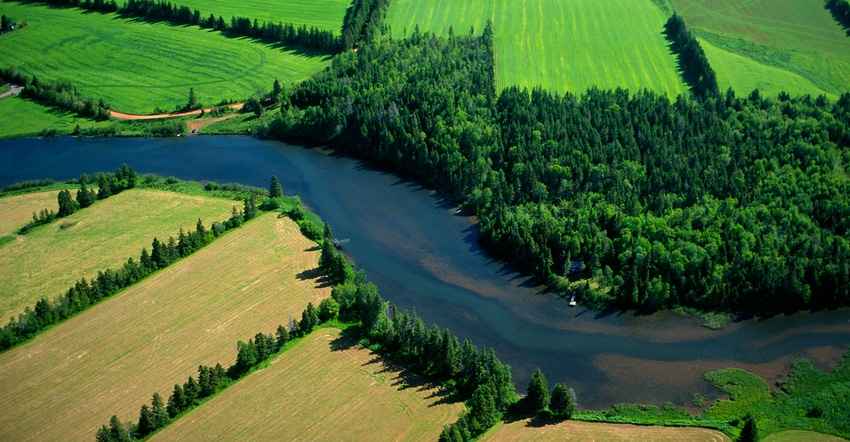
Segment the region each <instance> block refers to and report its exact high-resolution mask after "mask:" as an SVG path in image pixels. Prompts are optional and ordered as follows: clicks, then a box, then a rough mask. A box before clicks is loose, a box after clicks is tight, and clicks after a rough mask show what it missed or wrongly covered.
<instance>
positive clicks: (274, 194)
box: [269, 175, 283, 198]
mask: <svg viewBox="0 0 850 442" xmlns="http://www.w3.org/2000/svg"><path fill="white" fill-rule="evenodd" d="M282 196H283V187H281V186H280V181H278V180H277V176H274V175H272V180H271V182H270V183H269V198H280V197H282Z"/></svg>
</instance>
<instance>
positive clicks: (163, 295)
mask: <svg viewBox="0 0 850 442" xmlns="http://www.w3.org/2000/svg"><path fill="white" fill-rule="evenodd" d="M314 245H315V243H313V242H312V241H310V240H308V239H306V238H305V237H304V236H303V235H301V232H300V230H299V228H298V226H297V225H296V224H295V223H294V222H292V221H291V220H289V219H288V218H280V219H279V218H277V217H276V216H275V215H274V214H265V215H262V216H260V217H259V218H258V219H256V220H254V221H251V222H250V223H248V224H246V225H245V226H243V227H241V228H240V229H237V230H235V231H232V232H229V233H227V234H226V235H224V236H223V237H222V238H220V239H218V240H216V241H215V242H213V243H212V244H210V245H208V246H207V247H205V248H203V249H202V250H200V251H198V252H196V253H195V254H193V255H192V256H190V257H188V258H185V259H183V260H181V261H179V262H177V263H175V264H173V265H171V266H169V267H168V268H166V269H164V270H162V271H160V272H159V273H157V274H156V275H155V276H152V277H150V278H148V279H146V280H145V281H144V282H142V283H140V284H138V285H136V286H134V287H132V288H129V289H127V290H125V291H124V292H121V293H119V294H117V295H115V296H113V297H112V298H109V299H107V300H106V301H104V302H102V303H100V304H98V305H96V306H95V307H93V308H91V309H89V310H87V311H85V312H83V313H81V314H80V315H78V316H76V317H74V318H73V319H71V320H70V321H67V322H65V323H62V324H60V325H57V326H55V327H53V328H51V329H49V330H47V331H46V332H44V333H42V334H41V335H39V336H38V337H37V338H35V339H34V340H33V341H31V342H29V343H27V344H25V345H22V346H20V347H16V348H14V349H12V350H9V351H7V352H4V353H2V354H0V440H3V441H12V440H14V441H27V440H32V441H36V440H38V441H42V440H63V441H91V440H94V436H95V432H96V431H97V429H98V428H100V426H101V425H104V424H108V423H109V418H110V416H112V415H113V414H117V415H118V417H119V418H120V419H121V420H122V422H123V421H128V420H133V421H135V420H136V419H138V417H139V408H140V407H141V405H142V404H143V403H148V404H149V403H150V400H151V395H152V394H153V393H154V392H155V391H158V392H159V393H160V395H162V396H163V397H164V398H165V399H166V400H167V398H168V396H169V395H170V394H171V391H172V388H173V386H174V384H175V383H181V384H182V383H183V382H185V381H186V379H187V377H188V376H190V375H192V376H197V369H198V365H199V364H205V365H215V364H216V363H221V364H222V365H223V366H225V367H227V366H229V365H230V364H232V363H233V362H234V361H235V359H236V342H237V340H243V341H247V340H248V339H249V338H251V337H253V336H254V335H255V334H256V333H257V332H260V331H262V332H264V333H273V332H274V330H275V328H276V327H277V326H278V325H279V324H282V323H285V322H286V321H287V319H288V317H289V316H295V317H300V315H301V312H302V311H303V309H304V307H305V306H306V305H307V303H308V302H313V304H314V305H317V304H318V303H319V302H320V301H321V299H324V298H326V297H328V296H329V295H330V289H329V288H318V287H317V281H316V280H315V279H309V278H306V277H304V276H300V275H303V272H305V271H308V270H312V269H315V268H316V266H317V264H318V259H319V252H318V251H317V250H315V248H314V247H313V246H314Z"/></svg>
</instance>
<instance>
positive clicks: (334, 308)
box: [318, 298, 339, 322]
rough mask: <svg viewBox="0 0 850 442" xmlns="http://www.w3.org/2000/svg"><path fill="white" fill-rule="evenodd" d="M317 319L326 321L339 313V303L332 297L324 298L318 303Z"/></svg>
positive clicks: (334, 317)
mask: <svg viewBox="0 0 850 442" xmlns="http://www.w3.org/2000/svg"><path fill="white" fill-rule="evenodd" d="M318 312H319V320H320V321H321V322H327V321H330V320H331V319H336V317H337V315H339V303H338V302H336V300H335V299H333V298H325V299H323V300H322V302H320V303H319V310H318Z"/></svg>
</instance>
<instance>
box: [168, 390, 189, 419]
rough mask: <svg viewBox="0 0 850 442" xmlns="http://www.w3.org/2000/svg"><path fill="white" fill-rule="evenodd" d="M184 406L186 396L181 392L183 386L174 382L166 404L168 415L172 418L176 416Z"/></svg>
mask: <svg viewBox="0 0 850 442" xmlns="http://www.w3.org/2000/svg"><path fill="white" fill-rule="evenodd" d="M185 406H186V397H185V395H184V394H183V387H181V386H180V384H174V390H173V391H172V392H171V396H169V398H168V406H167V407H166V410H167V411H168V416H169V417H172V418H173V417H176V416H177V415H178V414H180V412H182V411H183V410H184V409H185V408H184V407H185Z"/></svg>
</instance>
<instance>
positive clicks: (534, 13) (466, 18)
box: [387, 0, 685, 97]
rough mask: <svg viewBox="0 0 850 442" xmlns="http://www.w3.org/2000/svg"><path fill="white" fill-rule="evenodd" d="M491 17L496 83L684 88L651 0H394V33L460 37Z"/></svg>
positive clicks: (390, 17)
mask: <svg viewBox="0 0 850 442" xmlns="http://www.w3.org/2000/svg"><path fill="white" fill-rule="evenodd" d="M488 19H489V20H492V22H493V32H494V37H495V41H496V59H497V62H496V79H497V83H498V84H497V89H498V90H501V89H503V88H505V87H508V86H511V85H518V86H524V87H528V88H532V87H534V86H543V87H544V88H546V89H548V90H551V91H557V92H562V93H563V92H565V91H570V92H573V93H578V94H581V93H583V92H584V91H586V90H587V89H588V88H590V87H593V86H596V87H598V88H602V89H614V88H617V87H621V88H627V89H629V90H630V91H632V92H636V91H638V90H640V89H650V90H654V91H656V92H659V93H664V94H667V95H668V96H671V97H672V96H675V95H678V94H680V93H681V92H683V91H684V90H685V87H684V86H683V84H682V81H681V78H680V76H679V74H678V72H677V65H676V59H675V57H674V55H673V54H672V53H671V52H670V50H669V48H668V42H667V41H666V40H665V39H664V36H663V35H662V32H663V30H664V23H665V22H666V20H667V15H666V14H665V13H664V12H663V11H662V10H661V9H660V8H659V7H658V6H657V5H655V4H654V3H653V2H652V0H631V1H628V2H613V1H595V0H573V1H568V2H565V1H559V0H523V1H509V0H495V1H492V2H483V1H479V0H451V1H449V0H435V1H425V0H394V1H393V2H392V3H391V5H390V9H389V12H388V13H387V23H388V24H389V25H390V26H391V28H392V33H393V36H394V37H396V38H400V37H403V36H404V35H405V34H406V35H410V34H411V33H412V32H413V30H414V28H415V27H416V25H417V24H418V25H419V29H420V31H421V32H425V31H428V32H431V33H435V34H437V35H446V34H448V31H449V28H450V27H453V31H454V33H455V34H457V35H462V34H465V33H468V32H469V29H470V27H474V29H475V33H476V34H480V33H481V31H482V30H483V29H484V26H485V24H486V22H487V20H488Z"/></svg>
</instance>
